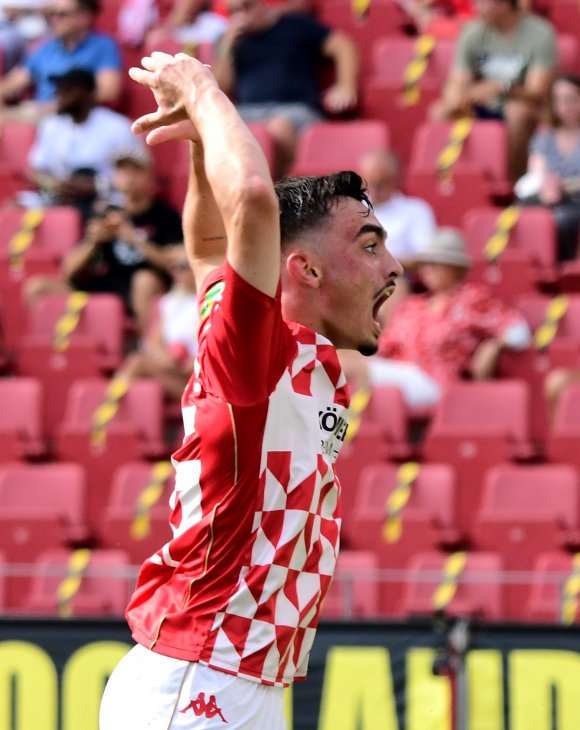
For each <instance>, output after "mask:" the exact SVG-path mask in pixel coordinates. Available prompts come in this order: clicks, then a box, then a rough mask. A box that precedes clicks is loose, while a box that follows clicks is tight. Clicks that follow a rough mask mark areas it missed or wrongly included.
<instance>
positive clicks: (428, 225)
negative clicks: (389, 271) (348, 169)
mask: <svg viewBox="0 0 580 730" xmlns="http://www.w3.org/2000/svg"><path fill="white" fill-rule="evenodd" d="M359 168H360V169H359V172H360V174H361V176H362V177H363V179H364V180H365V181H366V184H367V188H368V191H369V198H370V199H371V201H372V203H373V207H374V210H375V215H376V216H377V218H378V219H379V222H380V224H381V225H382V226H383V228H384V229H385V230H386V231H387V236H388V239H387V245H388V247H389V251H390V252H391V253H392V255H393V256H394V257H395V258H396V259H397V260H398V261H399V262H401V263H402V264H404V265H409V264H410V263H411V261H412V260H413V259H414V258H415V256H416V255H417V254H418V253H420V252H421V251H422V250H423V248H424V247H425V246H426V245H427V243H429V241H430V240H431V236H432V235H433V232H434V231H435V216H434V214H433V211H432V210H431V207H430V206H429V204H428V203H426V202H425V201H424V200H421V199H420V198H411V197H409V196H408V195H405V194H404V193H403V192H401V187H400V185H401V175H400V169H399V163H398V160H397V158H396V156H395V155H394V154H393V152H391V151H389V150H376V151H374V152H369V153H368V154H366V155H365V156H364V157H363V158H362V160H361V161H360V165H359Z"/></svg>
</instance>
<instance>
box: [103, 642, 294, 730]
mask: <svg viewBox="0 0 580 730" xmlns="http://www.w3.org/2000/svg"><path fill="white" fill-rule="evenodd" d="M283 691H284V690H283V689H282V688H281V687H270V686H268V685H264V684H260V683H259V682H252V681H250V680H247V679H243V678H241V677H236V676H234V675H230V674H226V673H225V672H219V671H217V670H215V669H210V668H209V667H206V666H205V665H203V664H199V663H197V662H187V661H183V660H181V659H172V658H171V657H166V656H163V655H162V654H157V653H156V652H153V651H149V649H146V648H145V647H143V646H141V645H139V644H138V645H137V646H135V647H133V649H131V651H130V652H129V653H128V654H127V655H126V656H125V657H123V659H122V660H121V661H120V662H119V664H118V665H117V667H116V668H115V670H114V672H113V674H112V675H111V677H110V679H109V681H108V683H107V686H106V688H105V692H104V695H103V699H102V702H101V712H100V718H99V727H100V730H216V728H222V730H285V727H286V725H285V723H284V716H283Z"/></svg>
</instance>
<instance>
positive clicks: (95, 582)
mask: <svg viewBox="0 0 580 730" xmlns="http://www.w3.org/2000/svg"><path fill="white" fill-rule="evenodd" d="M71 556H72V553H71V552H70V551H68V550H48V551H46V552H45V553H44V554H43V555H41V556H40V557H39V559H38V561H37V563H36V565H35V566H34V576H33V579H32V588H31V590H30V594H29V595H28V597H27V598H26V600H25V601H24V602H23V604H22V607H21V611H22V613H25V614H33V615H52V616H58V615H61V616H122V615H123V614H124V612H125V608H126V606H127V602H128V599H129V595H130V590H131V588H132V585H133V582H134V578H133V575H132V574H133V571H132V570H131V569H130V567H129V562H128V559H127V555H126V554H125V553H124V552H123V551H121V550H93V551H91V553H90V560H89V562H88V565H87V566H86V568H85V570H84V571H83V572H82V574H81V575H80V576H78V577H79V578H80V585H78V588H77V586H75V585H71V587H70V588H68V586H66V585H65V583H64V581H66V579H67V578H71V584H72V583H73V582H74V580H75V578H74V576H75V570H74V567H73V565H72V563H71ZM67 588H68V593H69V594H70V593H72V595H71V596H70V598H69V600H67V601H63V598H62V593H63V592H64V591H63V589H64V590H65V591H66V589H67ZM75 588H76V591H75Z"/></svg>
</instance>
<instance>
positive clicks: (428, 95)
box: [360, 36, 454, 166]
mask: <svg viewBox="0 0 580 730" xmlns="http://www.w3.org/2000/svg"><path fill="white" fill-rule="evenodd" d="M416 43H417V39H416V38H408V37H405V36H390V37H387V38H379V39H378V40H376V41H375V42H374V44H373V47H372V67H371V71H370V74H369V76H368V78H366V77H365V78H363V79H362V81H361V103H360V114H361V116H363V117H365V118H368V119H382V120H383V121H385V122H386V123H387V124H388V125H389V132H390V137H391V146H392V148H393V149H394V150H396V153H397V156H398V157H399V159H400V160H401V162H402V163H403V165H404V166H406V165H407V163H408V162H409V159H410V156H411V149H412V146H413V138H414V134H415V129H416V128H417V127H418V126H419V125H420V124H422V123H423V122H424V121H425V119H426V117H427V111H428V109H429V107H430V106H431V104H432V103H433V102H434V101H435V99H437V97H438V96H439V94H440V91H441V86H442V84H443V83H444V82H445V79H446V78H447V74H448V72H449V67H450V65H451V60H452V54H453V47H454V42H453V41H448V40H438V41H437V42H436V45H435V48H434V49H433V51H432V52H431V53H430V54H429V56H428V58H427V67H426V70H425V73H424V74H423V76H422V77H421V79H420V80H419V82H418V83H417V89H418V98H417V99H416V100H413V102H414V103H411V100H410V99H407V98H406V97H405V95H404V94H403V90H404V87H405V81H404V73H405V69H406V68H407V66H408V65H409V63H410V62H411V61H412V59H413V58H414V56H415V53H416V51H415V46H416Z"/></svg>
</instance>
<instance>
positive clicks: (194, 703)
mask: <svg viewBox="0 0 580 730" xmlns="http://www.w3.org/2000/svg"><path fill="white" fill-rule="evenodd" d="M188 710H193V712H194V714H195V716H196V717H201V716H202V715H205V716H206V717H207V719H208V720H211V719H212V717H215V716H216V715H219V716H220V717H221V719H222V722H225V723H227V722H228V721H227V720H226V718H225V717H224V716H223V714H222V711H221V710H220V708H219V707H218V706H217V702H216V698H215V695H210V696H209V700H208V701H207V702H206V701H205V692H200V693H199V694H198V695H197V697H196V698H195V699H194V700H191V702H190V703H189V705H187V707H184V708H183V710H179V712H180V713H182V714H183V713H184V712H187V711H188Z"/></svg>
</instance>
